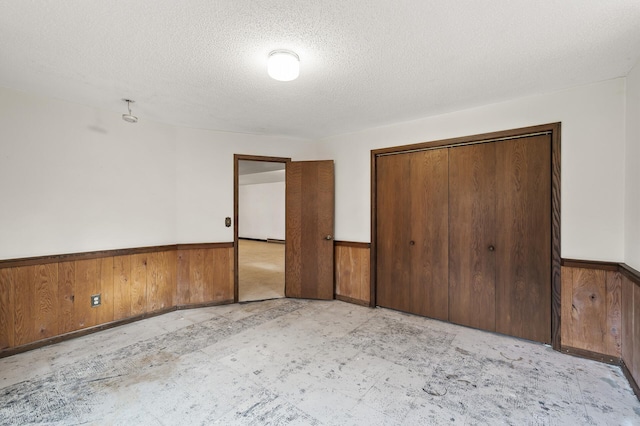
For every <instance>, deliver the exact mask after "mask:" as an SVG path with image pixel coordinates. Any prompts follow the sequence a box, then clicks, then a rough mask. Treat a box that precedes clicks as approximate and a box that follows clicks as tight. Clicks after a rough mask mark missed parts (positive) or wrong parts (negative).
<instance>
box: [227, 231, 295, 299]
mask: <svg viewBox="0 0 640 426" xmlns="http://www.w3.org/2000/svg"><path fill="white" fill-rule="evenodd" d="M238 264H239V267H238V300H239V301H240V302H247V301H250V300H265V299H275V298H279V297H284V244H280V243H267V242H264V241H254V240H243V239H240V240H239V241H238Z"/></svg>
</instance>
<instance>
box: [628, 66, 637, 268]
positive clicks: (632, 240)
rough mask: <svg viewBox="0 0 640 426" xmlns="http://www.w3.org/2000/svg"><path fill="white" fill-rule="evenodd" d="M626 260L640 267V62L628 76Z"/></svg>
mask: <svg viewBox="0 0 640 426" xmlns="http://www.w3.org/2000/svg"><path fill="white" fill-rule="evenodd" d="M626 106H627V108H626V130H627V135H626V136H627V145H626V152H625V159H626V167H625V174H626V179H625V183H626V185H625V263H626V264H627V265H629V266H631V267H632V268H635V269H637V270H640V62H638V63H637V64H636V66H635V67H634V68H633V70H631V72H630V73H629V75H628V76H627V105H626Z"/></svg>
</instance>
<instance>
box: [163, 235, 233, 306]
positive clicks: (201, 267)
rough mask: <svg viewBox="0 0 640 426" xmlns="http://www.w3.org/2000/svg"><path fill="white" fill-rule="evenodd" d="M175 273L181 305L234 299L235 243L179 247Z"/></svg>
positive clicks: (222, 301) (177, 293)
mask: <svg viewBox="0 0 640 426" xmlns="http://www.w3.org/2000/svg"><path fill="white" fill-rule="evenodd" d="M194 247H195V246H194ZM176 275H177V292H176V304H177V305H178V306H182V305H202V304H208V303H215V302H217V303H230V302H233V290H234V289H233V279H234V265H233V245H228V244H220V245H219V246H215V245H209V246H203V247H202V248H185V249H181V248H179V249H178V253H177V273H176Z"/></svg>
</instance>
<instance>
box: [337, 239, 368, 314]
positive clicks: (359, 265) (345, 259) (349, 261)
mask: <svg viewBox="0 0 640 426" xmlns="http://www.w3.org/2000/svg"><path fill="white" fill-rule="evenodd" d="M334 250H335V280H336V297H338V298H340V297H343V298H345V300H353V301H357V302H359V303H360V304H364V305H369V301H370V299H371V280H370V270H371V267H370V263H371V249H370V248H369V244H363V243H349V242H344V241H336V242H335V248H334Z"/></svg>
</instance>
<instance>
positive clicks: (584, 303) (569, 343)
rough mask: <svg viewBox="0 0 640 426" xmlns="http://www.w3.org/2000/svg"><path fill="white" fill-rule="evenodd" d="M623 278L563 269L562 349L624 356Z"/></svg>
mask: <svg viewBox="0 0 640 426" xmlns="http://www.w3.org/2000/svg"><path fill="white" fill-rule="evenodd" d="M621 279H622V277H621V275H620V273H619V272H613V271H605V270H602V269H586V268H569V267H562V321H561V324H562V346H563V347H565V348H576V349H581V350H585V351H589V352H592V353H597V354H603V355H608V356H612V357H616V358H620V356H621V333H620V330H621V320H622V319H621Z"/></svg>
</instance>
